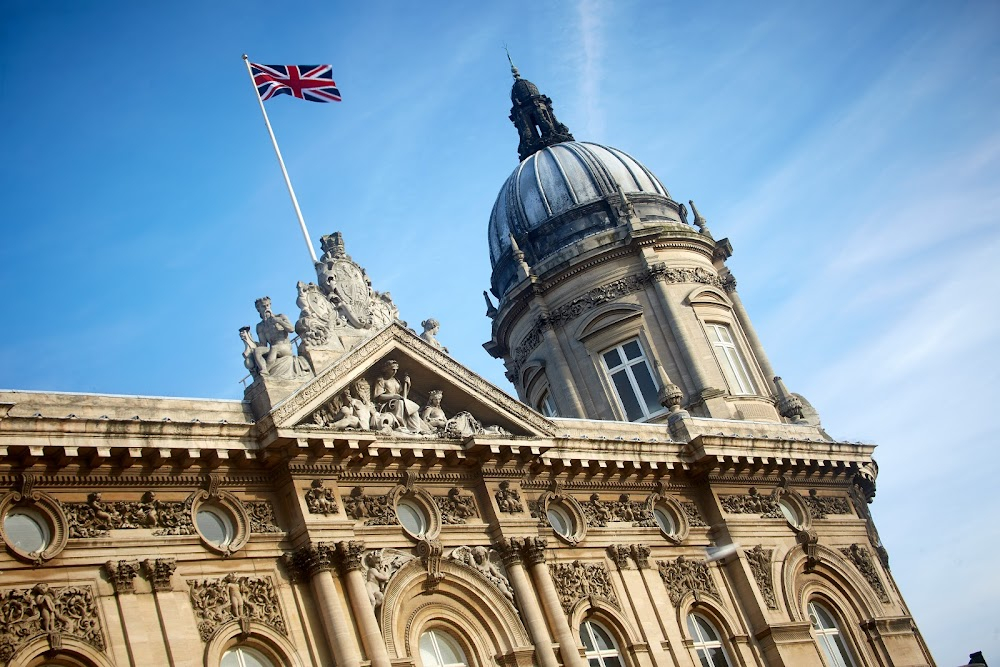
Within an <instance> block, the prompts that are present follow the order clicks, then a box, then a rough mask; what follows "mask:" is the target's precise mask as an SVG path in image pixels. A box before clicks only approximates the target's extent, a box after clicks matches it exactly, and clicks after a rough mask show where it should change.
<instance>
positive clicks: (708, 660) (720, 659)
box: [687, 614, 732, 667]
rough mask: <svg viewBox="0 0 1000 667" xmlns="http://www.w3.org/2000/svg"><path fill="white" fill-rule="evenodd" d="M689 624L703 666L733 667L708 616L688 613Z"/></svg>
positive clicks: (689, 630)
mask: <svg viewBox="0 0 1000 667" xmlns="http://www.w3.org/2000/svg"><path fill="white" fill-rule="evenodd" d="M687 624H688V632H690V633H691V639H693V640H694V650H695V652H697V653H698V659H699V660H701V666H702V667H732V665H731V663H730V662H729V656H727V655H726V649H725V647H724V646H723V645H722V641H721V640H720V639H719V633H718V632H717V631H716V630H715V626H713V625H712V623H711V622H710V621H709V620H708V619H707V618H705V617H704V616H701V615H700V614H688V617H687Z"/></svg>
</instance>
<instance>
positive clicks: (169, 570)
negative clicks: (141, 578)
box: [142, 558, 177, 591]
mask: <svg viewBox="0 0 1000 667" xmlns="http://www.w3.org/2000/svg"><path fill="white" fill-rule="evenodd" d="M176 569H177V559H175V558H156V559H153V560H144V561H142V571H143V574H145V575H146V579H148V580H149V583H150V584H152V586H153V590H154V591H169V590H172V586H171V583H170V579H171V577H173V576H174V570H176Z"/></svg>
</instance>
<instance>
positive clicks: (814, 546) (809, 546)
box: [795, 530, 823, 572]
mask: <svg viewBox="0 0 1000 667" xmlns="http://www.w3.org/2000/svg"><path fill="white" fill-rule="evenodd" d="M795 541H796V542H798V543H799V544H800V545H801V546H802V550H803V551H804V552H805V554H806V565H805V571H806V572H812V571H813V570H814V569H815V568H816V566H817V565H819V563H820V561H821V560H823V557H822V556H821V555H820V553H819V534H818V533H817V532H816V531H815V530H801V531H799V532H798V534H797V535H796V536H795Z"/></svg>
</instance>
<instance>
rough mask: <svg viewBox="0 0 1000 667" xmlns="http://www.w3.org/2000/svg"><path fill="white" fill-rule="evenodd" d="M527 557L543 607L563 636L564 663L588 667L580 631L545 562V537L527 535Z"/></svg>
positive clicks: (553, 625)
mask: <svg viewBox="0 0 1000 667" xmlns="http://www.w3.org/2000/svg"><path fill="white" fill-rule="evenodd" d="M524 559H525V561H526V562H527V563H528V567H529V568H530V569H531V576H532V579H533V580H534V582H535V589H536V590H537V591H538V594H539V597H540V598H541V600H542V609H544V611H545V615H546V617H548V619H549V623H550V624H551V626H552V629H553V630H554V634H555V636H556V639H558V640H559V655H561V656H562V660H563V665H565V667H587V663H586V662H585V661H584V659H583V658H582V657H580V649H579V648H578V647H577V643H576V641H577V640H576V634H575V633H574V632H573V630H572V629H570V627H569V621H568V620H567V619H566V612H564V611H563V608H562V604H561V603H560V602H559V595H558V594H557V593H556V587H555V584H553V583H552V575H551V574H549V568H548V566H546V565H545V540H544V539H543V538H540V537H531V538H527V539H526V540H525V544H524Z"/></svg>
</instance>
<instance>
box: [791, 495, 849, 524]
mask: <svg viewBox="0 0 1000 667" xmlns="http://www.w3.org/2000/svg"><path fill="white" fill-rule="evenodd" d="M802 501H803V502H804V503H805V504H806V507H808V508H809V513H810V514H811V515H812V517H813V518H814V519H825V518H826V516H827V515H828V514H851V505H850V503H848V502H847V499H846V498H839V497H836V496H820V495H817V494H816V489H809V495H808V496H803V497H802Z"/></svg>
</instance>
